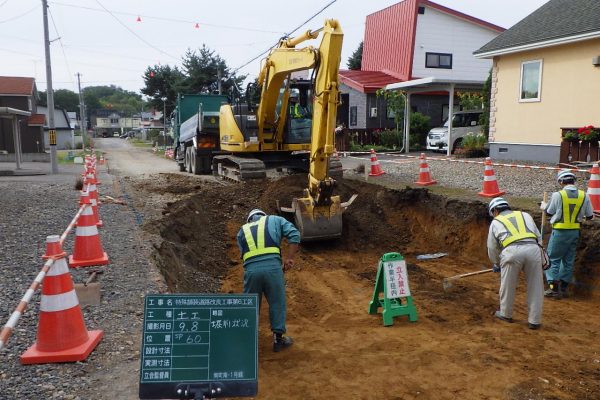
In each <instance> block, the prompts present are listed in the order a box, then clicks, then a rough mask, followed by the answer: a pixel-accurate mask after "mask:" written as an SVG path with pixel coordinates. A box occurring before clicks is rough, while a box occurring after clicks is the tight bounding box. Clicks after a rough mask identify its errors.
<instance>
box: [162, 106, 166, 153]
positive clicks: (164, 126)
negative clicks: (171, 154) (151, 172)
mask: <svg viewBox="0 0 600 400" xmlns="http://www.w3.org/2000/svg"><path fill="white" fill-rule="evenodd" d="M162 101H163V146H164V149H165V151H166V150H167V97H166V96H165V97H163V98H162Z"/></svg>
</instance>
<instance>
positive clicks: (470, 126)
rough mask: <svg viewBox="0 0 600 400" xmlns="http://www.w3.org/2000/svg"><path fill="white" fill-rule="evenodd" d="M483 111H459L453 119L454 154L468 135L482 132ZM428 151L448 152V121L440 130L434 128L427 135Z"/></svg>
mask: <svg viewBox="0 0 600 400" xmlns="http://www.w3.org/2000/svg"><path fill="white" fill-rule="evenodd" d="M482 112H483V111H481V110H478V111H458V112H455V113H454V118H453V119H452V152H454V150H455V149H456V148H457V147H460V143H461V142H462V138H463V137H464V136H466V135H467V134H468V133H473V134H478V133H480V132H481V125H479V117H480V116H481V114H482ZM427 150H433V151H444V152H446V151H448V120H446V122H444V125H443V126H441V127H439V128H433V129H432V130H430V131H429V133H428V134H427Z"/></svg>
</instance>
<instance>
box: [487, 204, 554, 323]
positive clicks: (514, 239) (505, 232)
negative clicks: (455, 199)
mask: <svg viewBox="0 0 600 400" xmlns="http://www.w3.org/2000/svg"><path fill="white" fill-rule="evenodd" d="M488 211H489V214H490V216H491V217H494V220H493V221H492V223H491V224H490V229H489V233H488V239H487V248H488V257H489V258H490V261H491V262H492V264H494V266H495V268H494V270H496V269H497V268H498V267H496V265H497V266H499V269H500V271H499V272H500V293H499V294H500V310H498V311H496V313H495V316H496V318H499V319H501V320H503V321H506V322H513V319H512V314H513V306H514V302H515V288H516V287H517V283H518V280H519V273H520V272H521V271H523V272H525V279H526V280H527V307H528V309H529V317H528V321H529V329H539V328H540V326H541V324H542V306H543V303H544V280H543V277H542V275H543V272H542V263H543V256H544V254H543V249H542V248H541V242H542V236H541V234H540V232H539V230H538V228H537V227H536V226H535V222H533V218H531V215H529V214H527V213H526V212H522V211H512V210H511V208H510V206H509V204H508V202H507V201H506V200H504V199H503V198H502V197H496V198H495V199H493V200H492V201H490V203H489V205H488Z"/></svg>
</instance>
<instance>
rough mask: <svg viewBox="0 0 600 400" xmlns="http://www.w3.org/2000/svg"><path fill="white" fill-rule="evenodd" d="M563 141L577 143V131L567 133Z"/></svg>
mask: <svg viewBox="0 0 600 400" xmlns="http://www.w3.org/2000/svg"><path fill="white" fill-rule="evenodd" d="M563 140H564V141H566V142H577V141H578V140H579V134H578V133H577V131H576V130H573V129H571V130H569V131H566V132H565V135H564V136H563Z"/></svg>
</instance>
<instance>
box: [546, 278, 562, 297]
mask: <svg viewBox="0 0 600 400" xmlns="http://www.w3.org/2000/svg"><path fill="white" fill-rule="evenodd" d="M549 286H550V289H548V290H546V291H545V292H544V296H546V297H551V298H553V299H555V300H560V299H561V298H562V294H561V292H560V281H552V282H550V284H549Z"/></svg>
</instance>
